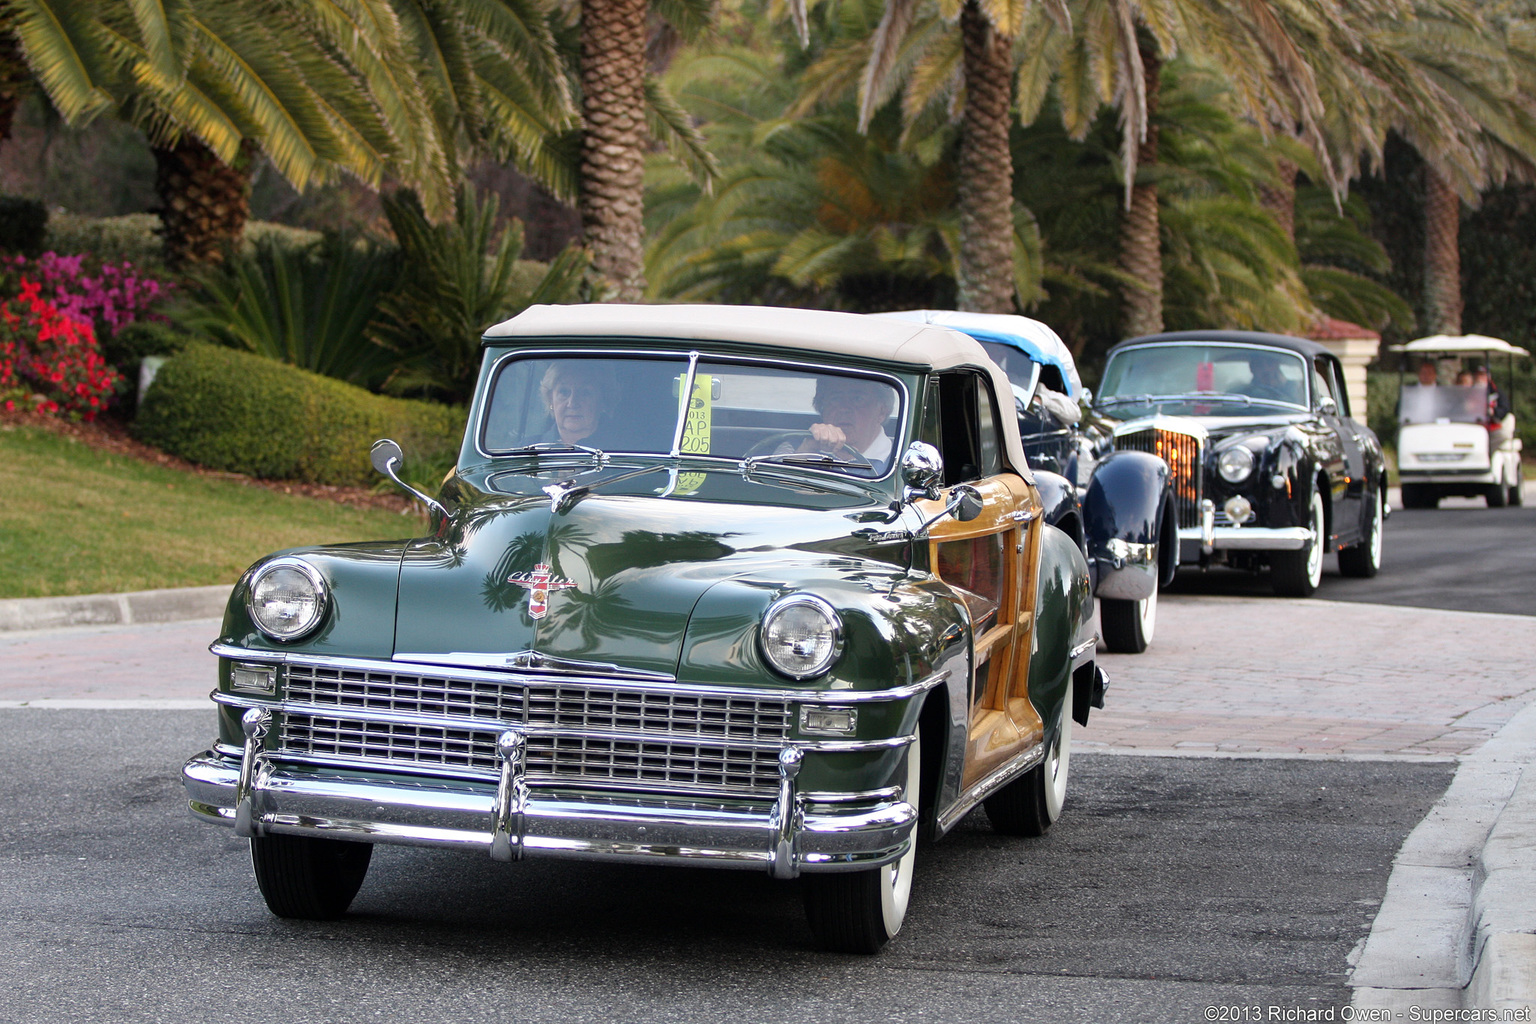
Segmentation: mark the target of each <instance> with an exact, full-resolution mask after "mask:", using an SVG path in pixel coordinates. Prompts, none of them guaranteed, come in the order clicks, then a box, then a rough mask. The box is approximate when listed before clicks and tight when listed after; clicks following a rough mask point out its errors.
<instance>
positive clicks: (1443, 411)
mask: <svg viewBox="0 0 1536 1024" xmlns="http://www.w3.org/2000/svg"><path fill="white" fill-rule="evenodd" d="M1397 413H1398V420H1399V422H1402V423H1481V422H1483V421H1485V420H1487V419H1488V388H1487V387H1486V386H1484V385H1482V384H1468V385H1456V384H1440V385H1435V384H1430V385H1427V386H1426V385H1422V384H1419V383H1418V382H1417V381H1415V382H1413V383H1411V384H1404V385H1403V389H1402V393H1401V395H1400V397H1399V401H1398V404H1397Z"/></svg>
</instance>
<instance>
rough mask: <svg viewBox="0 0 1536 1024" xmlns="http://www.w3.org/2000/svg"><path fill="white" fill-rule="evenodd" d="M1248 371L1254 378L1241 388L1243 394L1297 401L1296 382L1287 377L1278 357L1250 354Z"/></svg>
mask: <svg viewBox="0 0 1536 1024" xmlns="http://www.w3.org/2000/svg"><path fill="white" fill-rule="evenodd" d="M1248 372H1249V373H1250V374H1252V379H1251V380H1250V381H1249V382H1248V383H1247V385H1245V386H1244V387H1242V388H1241V389H1240V390H1241V391H1242V393H1243V394H1245V395H1247V396H1248V397H1250V398H1265V399H1269V400H1271V401H1276V402H1292V403H1294V402H1296V386H1295V383H1294V382H1293V381H1288V380H1286V379H1285V376H1284V374H1282V373H1281V370H1280V360H1279V359H1278V358H1277V357H1275V356H1271V355H1257V354H1256V355H1252V356H1249V357H1248Z"/></svg>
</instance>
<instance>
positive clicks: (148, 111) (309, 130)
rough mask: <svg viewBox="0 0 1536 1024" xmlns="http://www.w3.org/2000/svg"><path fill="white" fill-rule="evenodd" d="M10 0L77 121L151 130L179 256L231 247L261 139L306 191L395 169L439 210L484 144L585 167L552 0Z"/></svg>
mask: <svg viewBox="0 0 1536 1024" xmlns="http://www.w3.org/2000/svg"><path fill="white" fill-rule="evenodd" d="M3 12H4V13H3V14H0V27H6V26H7V25H8V27H9V28H11V29H12V30H13V31H14V33H15V35H16V37H17V38H18V39H19V41H20V43H21V48H22V50H23V51H24V53H25V55H26V57H27V60H28V63H29V64H30V66H31V68H32V71H33V74H34V75H35V77H36V78H37V80H38V81H39V83H40V84H41V85H42V86H43V87H44V89H45V91H46V92H47V93H48V95H49V98H50V100H51V101H52V102H53V103H54V105H55V106H56V107H57V108H58V109H59V110H60V112H61V114H63V115H64V117H65V119H66V120H68V121H70V122H72V123H77V122H78V121H80V120H83V119H85V118H87V117H90V116H93V115H95V114H97V113H100V112H102V111H103V110H108V109H115V110H116V111H117V112H118V113H119V114H120V115H121V116H124V117H126V118H128V119H129V120H130V121H132V122H133V123H135V124H136V125H138V126H139V127H141V128H142V129H143V130H144V131H145V132H146V134H147V135H148V136H149V138H150V141H151V145H152V146H153V148H154V149H155V154H156V161H157V167H158V170H159V175H158V185H159V188H160V194H161V198H162V207H161V216H162V220H163V222H164V234H165V242H166V248H167V253H168V255H169V256H170V257H171V258H172V260H173V261H175V262H183V263H185V262H196V261H202V260H208V259H216V258H217V256H218V254H219V252H220V251H221V250H222V247H223V246H224V245H226V244H228V242H229V241H230V240H231V239H233V238H235V237H238V235H239V232H240V229H241V227H242V226H243V224H244V221H245V217H246V210H247V206H246V195H247V192H248V184H249V168H250V163H251V160H252V159H254V158H255V157H256V156H257V155H258V154H259V155H261V156H265V157H266V158H268V159H270V160H271V161H272V162H273V164H274V165H275V166H276V168H277V170H278V171H279V172H280V173H281V174H282V175H283V176H284V177H285V178H287V180H288V181H289V182H290V183H291V184H293V185H294V187H296V188H298V189H301V190H302V189H303V188H304V187H305V186H306V185H308V184H309V183H311V182H323V181H328V180H334V179H335V178H337V177H338V176H340V175H343V174H349V175H352V176H355V177H357V178H359V179H361V180H362V181H364V182H365V183H367V184H369V185H372V186H375V187H376V186H378V185H379V184H380V183H381V181H382V180H383V177H384V175H385V174H386V173H388V174H389V175H391V176H392V177H394V178H395V179H397V180H399V181H400V182H402V183H404V184H406V185H410V186H412V187H413V188H414V189H415V190H416V191H417V193H418V194H419V196H420V198H421V201H422V204H423V206H424V207H425V209H426V210H427V211H428V213H429V214H430V215H431V216H432V217H433V218H434V219H437V220H441V219H443V218H444V217H447V216H451V215H452V213H453V209H454V202H453V195H454V182H455V181H456V180H457V177H458V175H459V165H460V163H461V162H462V161H463V160H464V159H465V158H466V157H467V155H468V154H469V153H471V152H473V153H483V152H489V153H492V154H495V155H497V156H498V157H500V158H503V159H508V160H510V161H511V162H512V163H513V164H514V165H515V166H517V167H518V168H519V169H520V170H523V171H524V172H525V173H529V174H531V175H532V176H533V177H535V179H536V180H539V181H541V183H544V184H548V185H550V186H551V187H553V188H555V189H556V190H559V189H561V188H562V187H564V189H565V190H566V191H569V190H570V189H569V182H570V181H572V180H573V178H574V176H573V175H572V174H571V173H570V171H569V170H568V163H569V161H568V160H566V159H565V158H564V157H563V156H562V154H561V152H560V145H559V139H560V137H561V136H562V135H564V134H566V133H568V132H569V131H571V130H572V128H573V127H574V111H573V110H572V106H571V99H570V89H569V85H568V81H567V78H566V75H565V72H564V65H563V62H562V59H561V56H560V52H559V48H558V46H557V42H556V38H555V34H554V30H553V27H552V25H551V23H550V19H551V9H550V7H549V5H548V4H547V3H546V2H545V0H463V2H459V3H454V4H437V3H430V2H427V0H355V2H347V0H308V2H298V0H268V2H267V3H265V4H263V5H262V6H261V9H260V10H259V12H256V13H259V15H260V16H259V17H253V10H252V5H251V4H250V3H246V2H242V0H165V2H162V3H159V4H113V3H108V2H106V0H9V3H8V6H6V7H5V8H4V9H3ZM7 19H8V21H7ZM3 38H4V34H3V33H0V39H3ZM3 56H4V54H3V52H0V58H3ZM3 70H4V69H3V64H0V72H3ZM3 102H4V95H3V93H0V114H3V113H4V111H3Z"/></svg>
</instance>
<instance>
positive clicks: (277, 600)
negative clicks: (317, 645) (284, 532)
mask: <svg viewBox="0 0 1536 1024" xmlns="http://www.w3.org/2000/svg"><path fill="white" fill-rule="evenodd" d="M325 602H326V590H325V578H324V577H323V576H321V575H320V572H319V570H317V569H316V568H315V567H314V566H312V565H310V564H309V563H308V562H304V561H300V560H299V559H297V558H282V559H278V560H277V561H274V562H268V563H267V564H266V565H264V566H262V567H261V568H260V569H259V570H258V571H257V573H256V575H255V577H254V578H252V580H251V589H250V592H249V594H248V596H247V597H246V606H247V607H248V608H249V609H250V612H251V619H252V621H254V622H255V623H256V628H258V629H260V630H261V631H262V632H263V633H265V634H267V636H269V637H271V638H272V639H274V640H294V639H297V638H298V637H301V636H304V635H305V634H307V633H309V632H310V631H312V630H313V629H314V628H315V627H316V626H318V625H319V624H320V619H321V617H322V616H323V615H324V614H325Z"/></svg>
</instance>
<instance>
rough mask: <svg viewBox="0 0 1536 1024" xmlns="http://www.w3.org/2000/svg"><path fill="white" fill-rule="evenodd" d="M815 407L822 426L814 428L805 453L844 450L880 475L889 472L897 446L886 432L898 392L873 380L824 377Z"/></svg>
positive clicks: (804, 449) (819, 382)
mask: <svg viewBox="0 0 1536 1024" xmlns="http://www.w3.org/2000/svg"><path fill="white" fill-rule="evenodd" d="M812 404H813V405H814V406H815V408H816V413H817V415H819V416H820V417H821V422H819V423H812V424H811V427H810V430H811V437H810V438H809V439H807V440H806V441H805V443H803V444H802V445H801V446H800V450H801V451H820V452H826V453H827V454H829V455H836V454H837V453H838V451H840V450H842V449H843V448H844V447H847V448H852V449H853V450H854V451H856V452H858V453H859V454H860V455H862V456H863V457H864V458H865V459H866V460H867V461H868V462H869V464H870V465H871V466H873V467H874V468H875V470H876V471H877V472H883V471H884V470H885V467H886V465H888V464H889V462H890V458H891V449H892V447H893V445H894V442H893V441H892V440H891V436H890V435H889V434H887V433H886V432H885V420H886V418H887V417H888V416H890V414H891V410H892V409H894V408H895V406H896V393H895V392H894V391H892V390H891V389H890V388H889V387H887V386H886V385H884V384H878V383H876V382H875V381H872V380H860V379H858V378H856V377H821V378H818V379H817V381H816V396H815V398H814V399H813V400H812Z"/></svg>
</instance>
